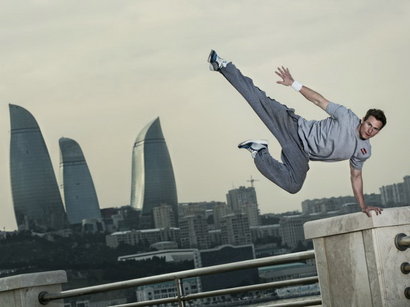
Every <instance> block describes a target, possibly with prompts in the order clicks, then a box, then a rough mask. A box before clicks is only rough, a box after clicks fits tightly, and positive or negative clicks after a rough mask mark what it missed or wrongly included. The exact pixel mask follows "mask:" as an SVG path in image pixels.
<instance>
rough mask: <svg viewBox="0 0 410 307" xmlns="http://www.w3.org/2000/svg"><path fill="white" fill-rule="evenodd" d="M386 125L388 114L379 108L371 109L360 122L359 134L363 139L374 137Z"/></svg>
mask: <svg viewBox="0 0 410 307" xmlns="http://www.w3.org/2000/svg"><path fill="white" fill-rule="evenodd" d="M385 125H386V116H385V115H384V112H383V111H382V110H379V109H370V110H368V111H367V113H366V115H365V117H364V118H363V120H362V121H361V123H360V126H359V134H360V137H361V138H362V139H363V140H368V139H370V138H372V137H374V136H375V135H376V134H377V133H379V131H380V130H382V128H383V127H384V126H385Z"/></svg>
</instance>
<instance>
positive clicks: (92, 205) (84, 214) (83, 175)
mask: <svg viewBox="0 0 410 307" xmlns="http://www.w3.org/2000/svg"><path fill="white" fill-rule="evenodd" d="M59 143H60V152H61V155H60V174H61V179H62V185H61V187H62V189H63V191H64V192H63V193H64V203H65V207H66V211H67V219H68V222H69V223H70V224H80V223H81V221H82V220H84V219H101V213H100V207H99V204H98V198H97V193H96V192H95V188H94V183H93V179H92V177H91V174H90V171H89V169H88V165H87V162H86V160H85V158H84V155H83V152H82V150H81V147H80V145H79V144H78V143H77V142H76V141H74V140H72V139H69V138H60V141H59Z"/></svg>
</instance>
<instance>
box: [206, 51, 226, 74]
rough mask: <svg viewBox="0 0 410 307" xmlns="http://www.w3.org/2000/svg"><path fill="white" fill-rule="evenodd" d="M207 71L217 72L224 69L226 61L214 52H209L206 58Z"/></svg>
mask: <svg viewBox="0 0 410 307" xmlns="http://www.w3.org/2000/svg"><path fill="white" fill-rule="evenodd" d="M208 63H209V70H211V71H218V70H220V69H221V68H222V67H226V65H227V64H228V62H227V61H225V60H224V59H222V58H221V57H219V56H218V54H217V53H216V51H215V50H211V52H210V53H209V56H208Z"/></svg>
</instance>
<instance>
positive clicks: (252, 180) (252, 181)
mask: <svg viewBox="0 0 410 307" xmlns="http://www.w3.org/2000/svg"><path fill="white" fill-rule="evenodd" d="M246 181H247V182H250V183H251V187H252V188H253V187H254V186H253V183H254V182H255V181H259V180H257V179H253V177H252V176H251V179H250V180H246Z"/></svg>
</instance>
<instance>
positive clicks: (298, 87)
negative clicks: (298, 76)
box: [291, 80, 303, 92]
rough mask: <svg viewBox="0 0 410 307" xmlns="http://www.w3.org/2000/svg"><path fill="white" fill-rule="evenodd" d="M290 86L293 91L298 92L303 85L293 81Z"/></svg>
mask: <svg viewBox="0 0 410 307" xmlns="http://www.w3.org/2000/svg"><path fill="white" fill-rule="evenodd" d="M291 86H292V88H293V89H294V90H295V91H297V92H300V90H301V89H302V86H303V84H302V83H299V82H298V81H296V80H295V81H293V83H292V85H291Z"/></svg>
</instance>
